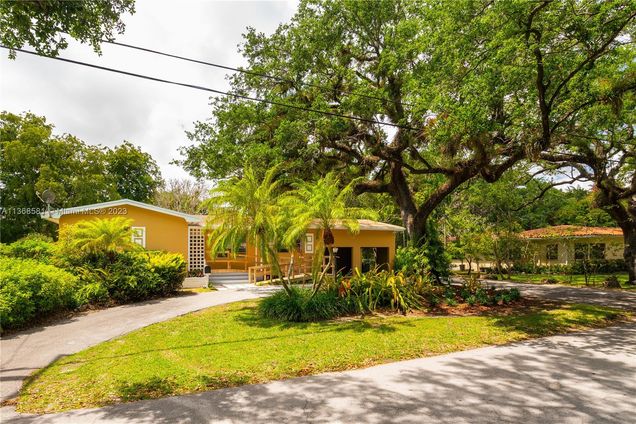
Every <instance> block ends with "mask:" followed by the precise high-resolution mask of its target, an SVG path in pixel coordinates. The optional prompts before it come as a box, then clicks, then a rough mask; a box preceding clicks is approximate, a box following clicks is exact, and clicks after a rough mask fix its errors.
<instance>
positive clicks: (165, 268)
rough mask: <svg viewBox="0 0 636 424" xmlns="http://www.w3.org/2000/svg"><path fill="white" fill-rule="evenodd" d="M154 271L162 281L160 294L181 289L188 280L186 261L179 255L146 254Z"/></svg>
mask: <svg viewBox="0 0 636 424" xmlns="http://www.w3.org/2000/svg"><path fill="white" fill-rule="evenodd" d="M146 254H147V255H148V259H149V261H150V266H151V267H152V269H153V271H154V272H155V273H156V274H157V275H158V276H159V278H160V279H161V282H162V283H161V288H160V292H161V294H163V295H167V294H170V293H173V292H175V291H177V290H178V289H180V288H181V286H182V285H183V280H185V278H186V274H187V272H186V261H185V259H183V256H182V255H180V254H178V253H169V252H157V251H155V252H146Z"/></svg>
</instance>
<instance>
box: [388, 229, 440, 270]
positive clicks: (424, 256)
mask: <svg viewBox="0 0 636 424" xmlns="http://www.w3.org/2000/svg"><path fill="white" fill-rule="evenodd" d="M395 270H396V271H398V272H402V273H403V274H406V275H421V276H426V277H427V278H430V277H431V276H432V277H433V278H434V279H436V280H439V279H440V278H443V277H447V276H448V275H449V272H450V257H449V255H448V254H446V252H444V246H443V245H442V243H441V242H440V240H439V237H438V235H437V232H436V231H435V230H434V227H432V226H431V228H429V229H428V231H427V238H426V242H425V243H424V245H423V246H421V247H415V246H405V247H400V248H398V249H397V251H396V252H395Z"/></svg>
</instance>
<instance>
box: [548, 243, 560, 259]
mask: <svg viewBox="0 0 636 424" xmlns="http://www.w3.org/2000/svg"><path fill="white" fill-rule="evenodd" d="M545 257H546V259H550V260H555V259H559V245H558V244H548V245H547V246H546V247H545Z"/></svg>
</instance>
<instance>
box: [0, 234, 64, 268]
mask: <svg viewBox="0 0 636 424" xmlns="http://www.w3.org/2000/svg"><path fill="white" fill-rule="evenodd" d="M54 253H55V244H54V243H53V240H52V239H51V238H50V237H47V236H45V235H43V234H29V235H28V236H26V237H23V238H21V239H20V240H18V241H15V242H13V243H11V244H9V245H3V248H2V254H3V255H6V256H11V257H14V258H23V259H36V260H38V261H41V262H49V260H50V259H51V257H52V256H53V255H54Z"/></svg>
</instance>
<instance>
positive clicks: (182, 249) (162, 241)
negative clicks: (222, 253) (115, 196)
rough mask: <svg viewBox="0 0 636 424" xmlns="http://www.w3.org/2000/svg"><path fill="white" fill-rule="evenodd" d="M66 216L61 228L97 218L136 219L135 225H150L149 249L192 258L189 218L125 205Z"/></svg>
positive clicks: (147, 228)
mask: <svg viewBox="0 0 636 424" xmlns="http://www.w3.org/2000/svg"><path fill="white" fill-rule="evenodd" d="M90 212H91V213H86V214H70V215H62V216H61V217H60V220H59V224H60V228H62V227H64V226H65V225H72V224H76V223H78V222H80V221H85V220H90V219H97V218H102V219H103V218H115V217H121V218H127V219H132V221H133V223H132V226H133V227H146V249H149V250H165V251H168V252H175V253H181V254H182V255H183V257H184V258H185V259H186V260H187V259H188V224H187V222H186V220H185V219H183V218H180V217H177V216H172V215H166V214H163V213H160V212H155V211H151V210H148V209H143V208H139V207H137V206H131V205H122V206H114V207H106V208H103V209H102V210H101V211H100V213H92V212H95V210H92V211H90Z"/></svg>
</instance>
